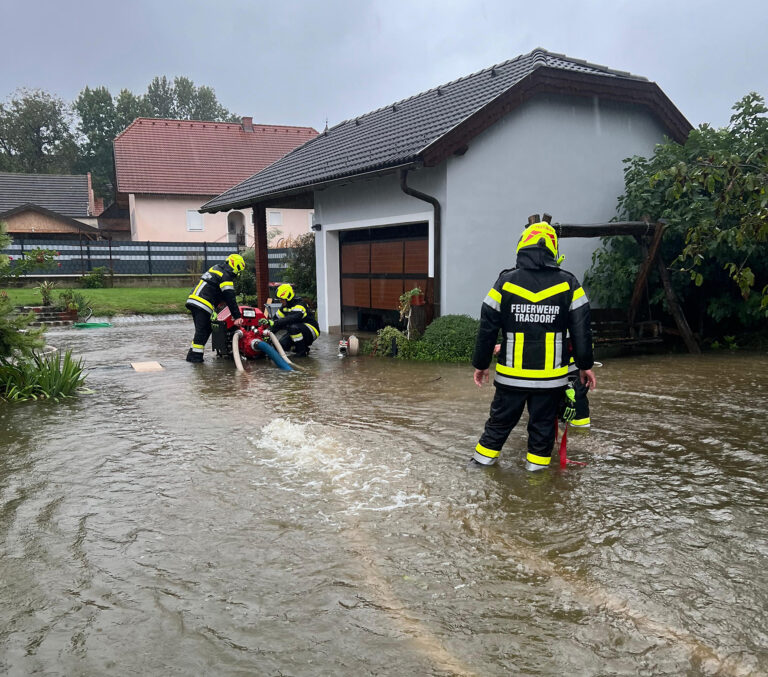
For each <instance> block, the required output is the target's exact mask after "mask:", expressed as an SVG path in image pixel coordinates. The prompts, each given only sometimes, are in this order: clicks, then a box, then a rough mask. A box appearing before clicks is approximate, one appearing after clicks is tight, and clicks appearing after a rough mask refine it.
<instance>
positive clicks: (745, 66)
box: [0, 0, 768, 130]
mask: <svg viewBox="0 0 768 677" xmlns="http://www.w3.org/2000/svg"><path fill="white" fill-rule="evenodd" d="M0 25H3V61H4V63H3V65H2V66H0V99H2V100H5V99H6V97H8V96H9V95H10V94H11V93H12V92H13V91H14V90H15V89H16V88H18V87H30V88H41V89H44V90H47V91H49V92H51V93H53V94H56V95H58V96H60V97H61V98H63V99H64V100H65V101H68V102H69V101H72V100H73V99H74V98H75V97H76V96H77V94H78V92H79V91H80V90H81V89H82V88H83V87H85V85H89V86H91V87H95V86H99V85H105V86H107V87H108V88H109V90H110V91H111V93H112V94H113V95H115V94H117V93H118V92H119V90H120V89H121V88H127V89H130V90H131V91H133V92H134V93H142V92H144V91H145V90H146V86H147V84H148V83H149V81H150V80H151V79H152V77H154V76H155V75H167V76H169V77H173V76H175V75H185V76H187V77H189V78H191V79H192V80H193V81H194V82H195V84H197V85H201V84H206V85H209V86H211V87H213V88H214V89H215V90H216V95H217V97H218V99H219V101H220V102H221V103H222V104H223V105H224V106H225V107H226V108H228V109H229V110H231V111H232V112H234V113H236V114H238V115H252V116H253V118H254V121H257V122H262V123H273V124H292V125H309V126H313V127H315V128H316V129H318V130H320V129H322V128H323V126H324V125H325V120H326V117H327V118H328V123H329V125H330V126H333V125H334V124H336V123H338V122H340V121H342V120H344V119H347V118H349V117H354V116H356V115H360V114H362V113H365V112H368V111H370V110H373V109H375V108H378V107H380V106H383V105H386V104H388V103H391V102H393V101H396V100H399V99H403V98H407V97H409V96H411V95H413V94H417V93H418V92H421V91H424V90H425V89H429V88H431V87H434V86H436V85H439V84H442V83H444V82H448V81H450V80H454V79H456V78H459V77H462V76H464V75H468V74H470V73H473V72H475V71H477V70H480V69H482V68H486V67H488V66H491V65H493V64H495V63H499V62H501V61H506V60H507V59H511V58H513V57H515V56H517V55H518V54H522V53H525V52H528V51H530V50H531V49H533V48H534V47H543V48H545V49H547V50H549V51H552V52H560V53H564V54H567V55H568V56H571V57H574V58H580V59H586V60H587V61H591V62H593V63H598V64H602V65H605V66H609V67H611V68H616V69H619V70H627V71H630V72H632V73H635V74H637V75H642V76H645V77H647V78H648V79H650V80H653V81H655V82H656V83H658V84H659V86H660V87H661V88H662V89H663V90H664V92H665V93H666V94H667V96H669V98H670V99H671V100H672V101H673V102H674V103H675V104H676V105H677V107H678V108H679V109H680V110H681V111H682V113H683V114H684V115H685V116H686V117H687V118H688V119H689V120H690V121H691V123H693V124H694V125H696V124H699V123H701V122H710V123H712V124H714V125H718V126H719V125H725V124H727V122H728V119H729V117H730V114H731V110H730V109H731V106H732V105H733V103H734V102H735V101H736V100H737V99H739V98H741V97H742V96H743V95H744V94H746V93H747V92H749V91H752V90H754V91H758V92H759V93H760V94H762V95H763V96H765V97H768V39H766V34H768V3H766V2H765V0H730V1H729V2H723V1H722V0H718V1H717V2H715V1H712V0H698V1H696V2H683V1H680V0H664V1H661V0H643V1H642V2H637V1H632V2H628V1H625V0H612V1H611V0H573V1H572V2H567V1H565V2H564V1H560V0H550V1H549V2H536V1H535V0H533V1H532V0H529V1H526V2H521V1H519V0H478V1H476V2H458V1H455V0H410V1H401V0H389V1H385V0H372V1H369V2H366V0H358V1H356V2H354V1H347V0H322V1H310V0H305V1H297V0H281V1H280V2H258V1H255V0H254V1H251V2H248V1H247V0H218V1H209V2H200V1H198V0H186V1H184V0H162V1H158V0H139V1H136V2H132V1H128V2H125V1H121V2H116V1H115V0H99V1H95V0H78V1H77V2H62V1H61V0H59V1H58V2H48V1H45V2H41V1H39V0H28V1H18V0H0Z"/></svg>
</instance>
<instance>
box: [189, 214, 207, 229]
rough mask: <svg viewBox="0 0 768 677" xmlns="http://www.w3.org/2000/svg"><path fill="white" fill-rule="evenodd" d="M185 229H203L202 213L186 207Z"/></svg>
mask: <svg viewBox="0 0 768 677" xmlns="http://www.w3.org/2000/svg"><path fill="white" fill-rule="evenodd" d="M187 230H203V215H202V214H201V213H200V212H198V211H196V210H194V209H187Z"/></svg>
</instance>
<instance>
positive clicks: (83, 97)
mask: <svg viewBox="0 0 768 677" xmlns="http://www.w3.org/2000/svg"><path fill="white" fill-rule="evenodd" d="M74 109H75V110H76V111H77V113H78V115H79V116H80V122H79V123H78V125H77V129H78V131H79V132H80V134H82V136H83V139H84V140H83V142H82V143H81V144H80V162H79V164H80V167H81V168H82V169H84V170H85V171H90V172H91V174H92V178H93V189H94V191H95V192H96V193H97V194H98V195H102V196H104V195H111V193H112V175H113V173H114V160H113V158H112V141H113V139H114V138H115V137H116V136H117V134H118V133H119V131H120V128H119V123H118V118H117V112H116V110H115V102H114V101H113V100H112V95H111V94H110V93H109V90H108V89H107V88H106V87H97V88H96V89H91V88H90V87H86V88H85V89H84V90H83V91H82V92H80V95H79V96H78V97H77V99H76V100H75V103H74Z"/></svg>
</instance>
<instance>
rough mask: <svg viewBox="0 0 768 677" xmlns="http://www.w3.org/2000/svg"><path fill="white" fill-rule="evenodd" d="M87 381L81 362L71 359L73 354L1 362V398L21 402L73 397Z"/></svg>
mask: <svg viewBox="0 0 768 677" xmlns="http://www.w3.org/2000/svg"><path fill="white" fill-rule="evenodd" d="M84 381H85V376H84V375H83V363H82V360H75V359H73V358H72V352H71V351H69V350H68V351H67V352H66V353H65V354H64V356H63V357H62V355H61V353H58V352H57V353H55V354H53V355H46V356H41V355H38V354H37V353H35V354H33V355H32V359H20V360H17V361H16V362H10V361H7V360H0V399H4V400H8V401H12V402H18V401H21V400H39V399H52V400H55V401H58V400H60V399H62V398H65V397H70V396H71V395H73V394H75V392H76V391H77V390H78V388H80V387H81V386H82V385H83V383H84Z"/></svg>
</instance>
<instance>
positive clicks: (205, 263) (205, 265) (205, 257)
mask: <svg viewBox="0 0 768 677" xmlns="http://www.w3.org/2000/svg"><path fill="white" fill-rule="evenodd" d="M206 270H208V243H207V242H203V271H206Z"/></svg>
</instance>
